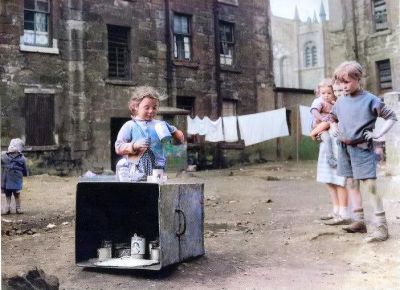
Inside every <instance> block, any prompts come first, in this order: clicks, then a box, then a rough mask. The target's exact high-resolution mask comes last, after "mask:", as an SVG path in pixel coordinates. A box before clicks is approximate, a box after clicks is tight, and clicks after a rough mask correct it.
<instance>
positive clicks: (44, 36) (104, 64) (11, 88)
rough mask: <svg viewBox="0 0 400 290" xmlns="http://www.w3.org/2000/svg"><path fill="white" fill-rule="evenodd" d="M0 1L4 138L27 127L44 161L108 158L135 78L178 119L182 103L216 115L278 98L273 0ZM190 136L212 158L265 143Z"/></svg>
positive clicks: (36, 158) (40, 164)
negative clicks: (159, 93) (246, 145)
mask: <svg viewBox="0 0 400 290" xmlns="http://www.w3.org/2000/svg"><path fill="white" fill-rule="evenodd" d="M0 3H1V4H0V25H1V26H0V65H1V91H0V93H1V136H2V138H1V145H2V149H3V150H4V149H5V148H6V146H7V144H8V142H9V140H10V139H11V138H14V137H20V138H22V139H24V141H25V143H26V153H27V154H28V156H29V157H30V160H31V161H32V164H31V165H32V167H33V168H36V169H37V170H38V171H40V169H41V168H42V169H46V170H57V171H58V173H60V174H67V173H69V172H70V171H71V170H78V171H80V170H82V169H83V170H86V169H91V168H94V167H100V168H104V169H112V167H113V164H115V158H116V157H115V156H114V150H113V146H114V144H113V141H114V140H115V137H116V134H117V132H118V130H119V128H120V126H121V124H122V123H123V122H125V121H126V120H127V119H128V118H129V112H128V109H127V101H128V99H129V91H130V90H131V89H132V88H134V87H136V86H139V85H150V86H154V87H156V88H157V89H159V90H160V91H162V92H163V93H164V94H165V95H166V96H167V98H165V99H164V100H162V103H161V109H160V113H161V115H162V116H161V117H162V118H166V119H168V120H170V121H171V122H173V123H175V124H176V123H177V122H178V123H179V122H180V121H182V120H186V116H185V115H184V114H186V113H190V114H191V115H192V116H195V115H197V116H200V117H204V116H208V117H209V118H210V119H217V118H218V117H220V116H229V115H242V114H250V113H256V112H262V111H266V110H271V109H274V108H275V103H274V94H273V73H272V50H271V44H270V17H269V15H270V12H269V11H270V7H269V1H266V0H218V1H217V0H214V1H212V0H191V1H183V0H150V1H137V0H99V1H91V0H24V1H23V0H1V2H0ZM182 109H184V110H182ZM179 116H180V117H179ZM182 116H183V117H182ZM181 125H182V126H184V122H181V123H179V126H181ZM183 129H184V128H183ZM189 142H190V143H189V144H188V148H189V149H188V150H194V151H196V150H198V152H195V153H199V152H200V151H204V148H208V147H209V150H208V151H207V152H211V153H207V152H206V153H204V152H203V153H204V154H203V155H205V157H204V158H203V159H204V160H207V162H208V163H209V165H210V166H218V165H226V164H231V163H232V162H234V160H235V158H236V157H237V156H240V157H241V158H242V159H243V158H247V159H249V160H250V159H251V156H252V154H253V152H255V151H257V152H256V153H257V154H263V152H262V150H264V149H265V150H267V149H266V148H269V147H267V146H259V147H257V148H244V146H243V144H242V142H240V141H239V142H234V143H226V142H219V143H211V144H205V142H204V138H202V137H200V138H191V139H190V138H189ZM205 145H207V146H205ZM235 152H236V153H235ZM200 153H201V152H200ZM273 153H274V151H273V150H272V153H271V154H273ZM265 154H268V152H266V153H265ZM200 155H201V154H200ZM196 156H198V155H196ZM235 156H236V157H235Z"/></svg>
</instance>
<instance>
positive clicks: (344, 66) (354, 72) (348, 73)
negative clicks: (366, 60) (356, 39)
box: [334, 60, 363, 81]
mask: <svg viewBox="0 0 400 290" xmlns="http://www.w3.org/2000/svg"><path fill="white" fill-rule="evenodd" d="M362 74H363V71H362V66H361V64H359V63H358V62H356V61H354V60H352V61H345V62H343V63H341V64H340V65H339V66H338V67H337V68H336V69H335V72H334V79H335V80H338V81H344V80H345V79H349V78H350V79H353V80H358V81H359V80H361V77H362Z"/></svg>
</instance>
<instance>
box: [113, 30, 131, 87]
mask: <svg viewBox="0 0 400 290" xmlns="http://www.w3.org/2000/svg"><path fill="white" fill-rule="evenodd" d="M118 29H121V30H122V31H123V33H121V34H119V35H118V34H117V32H116V31H112V30H118ZM111 32H112V33H111ZM118 32H121V31H118ZM125 34H126V35H125ZM130 35H131V28H130V27H128V26H120V25H113V24H107V65H108V71H107V77H108V79H110V80H129V79H131V76H132V71H131V37H130ZM110 36H112V37H113V38H114V39H110ZM122 36H124V37H126V39H125V42H120V43H117V42H116V41H115V38H116V37H122ZM111 44H113V45H114V46H112V47H111V48H115V49H116V51H115V53H114V57H115V64H116V68H115V69H114V70H112V69H111V64H112V63H111V60H110V54H111V53H112V52H111V51H110V50H111V48H110V45H111ZM119 49H122V50H123V52H122V53H123V58H124V60H123V61H122V64H123V66H124V69H123V70H124V73H121V74H120V70H119V64H120V61H119V55H120V54H119V53H120V50H119ZM112 73H113V74H112Z"/></svg>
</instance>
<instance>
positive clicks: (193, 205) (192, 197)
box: [75, 180, 204, 270]
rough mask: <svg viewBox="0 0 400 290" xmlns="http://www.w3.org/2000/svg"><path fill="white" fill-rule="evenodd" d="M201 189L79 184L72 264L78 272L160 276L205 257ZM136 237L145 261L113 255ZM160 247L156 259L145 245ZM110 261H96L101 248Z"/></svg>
mask: <svg viewBox="0 0 400 290" xmlns="http://www.w3.org/2000/svg"><path fill="white" fill-rule="evenodd" d="M203 192H204V185H203V184H172V183H171V184H162V185H160V184H157V183H130V182H116V181H110V180H103V181H101V180H97V181H81V182H79V183H78V187H77V194H76V229H75V231H76V237H75V260H76V264H77V265H78V266H82V267H102V268H126V269H146V270H160V269H161V268H163V267H165V266H168V265H171V264H175V263H178V262H181V261H184V260H187V259H190V258H193V257H197V256H201V255H203V254H204V193H203ZM134 234H137V235H138V236H141V237H144V238H145V239H146V243H145V249H146V254H145V256H144V259H135V257H130V256H128V257H124V258H120V257H118V256H117V255H114V248H115V246H116V245H121V244H125V245H128V246H129V248H130V244H131V238H132V237H133V236H134ZM155 240H158V241H159V259H157V260H151V259H150V255H149V249H148V247H149V246H148V245H149V242H150V241H155ZM105 241H107V243H111V244H112V246H113V251H112V257H111V258H109V257H107V258H106V261H103V260H104V257H102V259H101V260H100V259H99V254H98V249H100V248H102V247H103V244H104V242H105Z"/></svg>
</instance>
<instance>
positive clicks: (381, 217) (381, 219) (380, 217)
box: [375, 212, 387, 226]
mask: <svg viewBox="0 0 400 290" xmlns="http://www.w3.org/2000/svg"><path fill="white" fill-rule="evenodd" d="M375 223H376V224H377V225H378V226H379V225H387V222H386V214H385V212H379V213H375Z"/></svg>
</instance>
